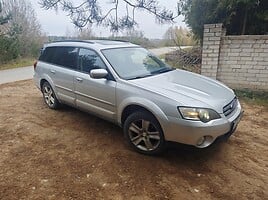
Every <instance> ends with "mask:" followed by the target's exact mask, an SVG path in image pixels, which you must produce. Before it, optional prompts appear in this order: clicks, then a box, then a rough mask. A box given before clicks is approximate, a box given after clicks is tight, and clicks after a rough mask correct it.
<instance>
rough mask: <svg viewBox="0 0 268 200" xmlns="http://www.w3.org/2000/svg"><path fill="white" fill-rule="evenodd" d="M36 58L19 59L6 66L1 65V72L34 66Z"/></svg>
mask: <svg viewBox="0 0 268 200" xmlns="http://www.w3.org/2000/svg"><path fill="white" fill-rule="evenodd" d="M34 61H35V58H18V59H15V60H12V61H10V62H8V63H5V64H0V70H4V69H13V68H18V67H25V66H30V65H33V63H34Z"/></svg>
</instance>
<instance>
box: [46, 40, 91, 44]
mask: <svg viewBox="0 0 268 200" xmlns="http://www.w3.org/2000/svg"><path fill="white" fill-rule="evenodd" d="M54 42H84V43H90V44H94V42H93V41H90V40H74V39H70V40H56V41H51V42H50V43H54Z"/></svg>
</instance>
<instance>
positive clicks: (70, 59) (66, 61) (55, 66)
mask: <svg viewBox="0 0 268 200" xmlns="http://www.w3.org/2000/svg"><path fill="white" fill-rule="evenodd" d="M44 54H48V55H44V57H45V56H48V57H49V58H46V59H44V60H46V62H49V64H48V65H46V73H47V74H48V76H49V77H50V78H51V80H52V82H53V85H54V88H55V92H56V94H57V97H58V99H59V100H60V101H61V102H63V103H66V104H69V105H74V104H75V94H74V75H75V70H77V61H78V60H77V56H78V48H76V47H64V46H59V47H47V48H46V50H45V52H44Z"/></svg>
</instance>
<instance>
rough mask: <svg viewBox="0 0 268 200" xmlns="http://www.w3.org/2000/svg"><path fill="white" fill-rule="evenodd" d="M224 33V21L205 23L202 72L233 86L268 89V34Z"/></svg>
mask: <svg viewBox="0 0 268 200" xmlns="http://www.w3.org/2000/svg"><path fill="white" fill-rule="evenodd" d="M225 32H226V31H225V29H224V28H223V26H222V24H207V25H205V26H204V39H203V52H202V68H201V74H203V75H205V76H208V77H211V78H214V79H218V80H220V81H222V82H223V83H225V84H227V85H229V86H230V87H232V88H249V89H260V90H268V35H242V36H226V35H225Z"/></svg>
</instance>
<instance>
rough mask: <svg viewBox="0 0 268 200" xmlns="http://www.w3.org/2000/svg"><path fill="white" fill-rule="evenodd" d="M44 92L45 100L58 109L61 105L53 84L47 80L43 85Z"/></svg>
mask: <svg viewBox="0 0 268 200" xmlns="http://www.w3.org/2000/svg"><path fill="white" fill-rule="evenodd" d="M42 93H43V98H44V101H45V103H46V105H47V106H48V107H49V108H50V109H57V108H58V107H59V101H58V99H57V97H56V95H55V92H54V91H53V89H52V87H51V85H50V84H49V83H48V82H45V83H44V84H43V85H42Z"/></svg>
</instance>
